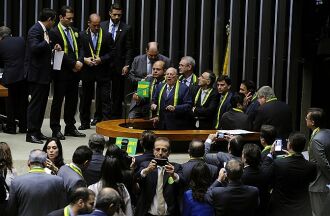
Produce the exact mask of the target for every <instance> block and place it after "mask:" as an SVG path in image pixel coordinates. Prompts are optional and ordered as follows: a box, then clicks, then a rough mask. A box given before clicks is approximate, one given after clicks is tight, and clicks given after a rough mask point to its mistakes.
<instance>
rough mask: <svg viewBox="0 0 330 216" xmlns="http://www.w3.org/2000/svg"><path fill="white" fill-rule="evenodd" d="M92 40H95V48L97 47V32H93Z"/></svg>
mask: <svg viewBox="0 0 330 216" xmlns="http://www.w3.org/2000/svg"><path fill="white" fill-rule="evenodd" d="M92 42H93V47H94V49H96V42H97V35H96V34H93V37H92Z"/></svg>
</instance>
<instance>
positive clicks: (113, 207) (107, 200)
mask: <svg viewBox="0 0 330 216" xmlns="http://www.w3.org/2000/svg"><path fill="white" fill-rule="evenodd" d="M120 203H121V198H120V196H119V194H118V192H117V191H116V190H114V189H112V188H109V187H105V188H102V190H101V191H100V193H99V194H98V196H97V198H96V204H95V208H96V209H99V210H102V211H104V212H106V213H107V215H113V214H114V213H115V212H116V211H117V210H118V207H119V206H120Z"/></svg>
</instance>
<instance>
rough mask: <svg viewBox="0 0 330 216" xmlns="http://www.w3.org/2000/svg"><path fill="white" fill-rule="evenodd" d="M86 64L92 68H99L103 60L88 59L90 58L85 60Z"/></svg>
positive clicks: (97, 58)
mask: <svg viewBox="0 0 330 216" xmlns="http://www.w3.org/2000/svg"><path fill="white" fill-rule="evenodd" d="M84 63H85V64H87V65H88V66H90V67H93V66H97V65H99V64H101V59H100V57H95V58H93V57H88V58H84Z"/></svg>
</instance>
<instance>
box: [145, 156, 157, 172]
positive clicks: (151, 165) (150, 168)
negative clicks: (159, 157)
mask: <svg viewBox="0 0 330 216" xmlns="http://www.w3.org/2000/svg"><path fill="white" fill-rule="evenodd" d="M156 168H157V162H156V161H155V160H153V159H152V160H151V161H150V163H149V165H148V167H147V168H145V169H143V173H144V174H145V175H148V174H149V173H151V172H152V171H154V170H155V169H156Z"/></svg>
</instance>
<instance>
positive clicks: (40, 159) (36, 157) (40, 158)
mask: <svg viewBox="0 0 330 216" xmlns="http://www.w3.org/2000/svg"><path fill="white" fill-rule="evenodd" d="M46 160H47V153H46V152H44V151H42V150H40V149H33V150H32V151H31V152H30V155H29V161H30V163H40V164H44V163H45V162H46Z"/></svg>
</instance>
